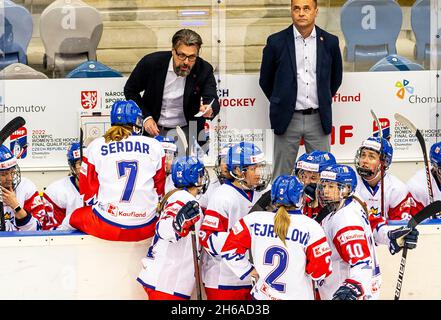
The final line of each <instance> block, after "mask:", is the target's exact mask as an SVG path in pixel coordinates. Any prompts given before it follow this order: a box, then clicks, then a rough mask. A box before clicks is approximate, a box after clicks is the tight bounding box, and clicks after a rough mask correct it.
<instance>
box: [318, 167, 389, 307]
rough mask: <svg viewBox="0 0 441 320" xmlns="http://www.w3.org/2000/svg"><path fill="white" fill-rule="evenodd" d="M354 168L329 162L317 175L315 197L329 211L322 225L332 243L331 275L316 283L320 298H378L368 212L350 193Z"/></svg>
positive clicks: (377, 280)
mask: <svg viewBox="0 0 441 320" xmlns="http://www.w3.org/2000/svg"><path fill="white" fill-rule="evenodd" d="M356 186H357V177H356V174H355V172H354V170H353V169H352V168H351V167H349V166H346V165H338V164H335V165H331V166H329V167H327V168H326V169H325V170H324V171H322V172H321V174H320V183H319V185H318V196H319V201H320V204H321V206H322V207H325V206H327V207H328V209H329V211H328V212H329V214H328V215H327V216H326V217H324V219H323V220H322V222H321V224H322V227H323V229H324V230H325V234H326V237H327V239H328V242H329V244H330V246H331V250H332V255H331V261H332V274H331V276H330V277H328V278H327V279H325V280H324V281H319V282H318V288H319V293H320V297H321V299H323V300H329V299H335V300H357V299H358V300H361V299H372V298H374V295H375V297H378V295H379V289H380V274H379V270H378V272H377V270H376V265H377V262H376V259H377V258H376V252H375V246H374V241H373V236H372V230H371V227H370V224H369V221H368V217H367V212H366V211H365V210H364V209H363V207H362V206H361V201H360V200H358V199H357V198H356V197H354V196H353V193H354V191H355V189H356Z"/></svg>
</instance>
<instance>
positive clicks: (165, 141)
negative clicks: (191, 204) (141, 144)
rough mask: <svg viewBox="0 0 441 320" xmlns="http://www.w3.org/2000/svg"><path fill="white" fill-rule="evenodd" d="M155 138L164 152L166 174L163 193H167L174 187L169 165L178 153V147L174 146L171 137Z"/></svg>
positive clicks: (170, 165)
mask: <svg viewBox="0 0 441 320" xmlns="http://www.w3.org/2000/svg"><path fill="white" fill-rule="evenodd" d="M155 139H156V140H158V141H159V142H160V143H161V146H162V148H163V149H164V153H165V173H166V175H167V178H166V180H165V193H168V192H169V191H171V190H173V189H174V188H175V186H174V184H173V179H172V176H171V167H172V164H173V161H174V160H175V158H176V156H177V155H178V147H177V146H176V143H175V140H174V139H173V138H171V137H164V136H156V137H155Z"/></svg>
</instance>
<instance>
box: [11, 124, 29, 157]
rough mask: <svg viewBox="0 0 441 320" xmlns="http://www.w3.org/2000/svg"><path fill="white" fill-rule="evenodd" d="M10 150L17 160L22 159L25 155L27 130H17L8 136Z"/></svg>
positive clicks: (22, 128)
mask: <svg viewBox="0 0 441 320" xmlns="http://www.w3.org/2000/svg"><path fill="white" fill-rule="evenodd" d="M9 140H10V146H9V147H10V149H11V151H12V153H13V154H14V156H15V157H16V158H17V159H24V158H26V155H27V147H28V143H27V141H28V130H27V129H26V128H25V127H21V128H19V129H18V130H17V131H15V132H14V133H13V134H11V136H10V139H9Z"/></svg>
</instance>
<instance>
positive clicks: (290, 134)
mask: <svg viewBox="0 0 441 320" xmlns="http://www.w3.org/2000/svg"><path fill="white" fill-rule="evenodd" d="M317 13H318V8H317V0H291V17H292V21H293V24H292V25H290V26H289V27H288V28H286V29H285V30H282V31H280V32H278V33H275V34H272V35H270V36H269V37H268V40H267V44H266V46H265V48H264V49H263V58H262V65H261V69H260V79H259V84H260V87H261V88H262V90H263V92H264V93H265V95H266V97H267V98H268V100H269V101H270V121H271V128H272V129H274V134H275V138H274V158H273V159H274V161H273V163H274V170H273V179H275V178H276V177H277V176H279V175H281V174H291V171H292V170H293V169H294V164H295V161H296V158H297V153H298V149H299V145H300V140H301V138H303V139H304V141H305V148H306V152H308V153H309V152H311V151H313V150H321V151H328V152H329V151H330V133H331V130H332V108H331V104H332V97H333V96H334V94H335V93H336V92H337V89H338V88H339V87H340V84H341V81H342V74H343V70H342V69H343V68H342V59H341V52H340V48H339V45H338V38H337V37H336V36H334V35H332V34H330V33H328V32H326V31H324V30H322V29H320V28H319V27H317V26H316V25H315V19H316V17H317Z"/></svg>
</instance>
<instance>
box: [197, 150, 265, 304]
mask: <svg viewBox="0 0 441 320" xmlns="http://www.w3.org/2000/svg"><path fill="white" fill-rule="evenodd" d="M226 162H227V168H228V171H229V173H230V174H231V176H232V177H233V178H234V180H233V181H232V182H231V181H228V180H226V181H225V183H224V184H223V185H221V186H220V187H219V188H218V189H217V191H216V193H215V194H213V196H212V197H211V198H210V200H209V203H208V207H207V210H206V211H205V216H204V220H203V222H202V226H201V233H200V237H201V244H202V246H203V247H204V248H205V249H206V251H203V255H202V279H203V282H204V284H205V292H206V294H207V299H208V300H220V299H221V300H224V299H227V300H247V299H250V298H251V296H250V289H251V279H250V277H249V276H248V277H245V278H244V279H239V278H238V277H237V276H236V275H235V274H234V273H233V272H232V271H231V270H230V269H229V268H228V267H227V266H226V265H225V262H223V261H222V259H221V257H220V255H219V253H220V252H221V250H222V247H223V245H224V243H225V239H226V238H227V235H228V231H229V230H230V229H231V228H232V227H233V226H234V224H235V223H236V222H237V221H238V220H239V219H240V218H242V217H243V216H245V215H246V214H248V212H249V210H250V208H251V207H252V206H253V204H254V202H255V195H254V190H256V189H257V188H259V189H261V190H263V189H264V188H265V187H266V185H267V184H268V183H269V181H270V179H271V174H270V169H269V167H268V166H267V165H266V163H265V155H264V153H263V152H262V151H261V150H260V148H258V147H257V146H255V145H254V144H252V143H249V142H240V143H238V144H235V145H234V146H232V147H231V148H230V149H229V151H228V153H227V158H226Z"/></svg>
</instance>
